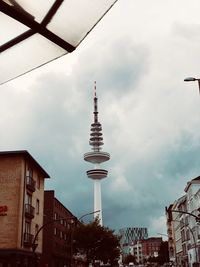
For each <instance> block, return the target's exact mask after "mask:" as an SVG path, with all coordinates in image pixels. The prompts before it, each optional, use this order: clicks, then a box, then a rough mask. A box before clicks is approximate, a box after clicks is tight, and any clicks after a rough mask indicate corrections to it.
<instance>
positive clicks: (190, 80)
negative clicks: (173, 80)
mask: <svg viewBox="0 0 200 267" xmlns="http://www.w3.org/2000/svg"><path fill="white" fill-rule="evenodd" d="M194 81H198V86H199V94H200V78H194V77H187V78H185V79H184V82H194Z"/></svg>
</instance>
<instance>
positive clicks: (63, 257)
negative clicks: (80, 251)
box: [40, 190, 77, 267]
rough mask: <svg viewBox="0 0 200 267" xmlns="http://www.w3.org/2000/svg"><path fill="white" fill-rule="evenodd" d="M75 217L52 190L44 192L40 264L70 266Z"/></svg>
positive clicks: (55, 266) (52, 266) (53, 266)
mask: <svg viewBox="0 0 200 267" xmlns="http://www.w3.org/2000/svg"><path fill="white" fill-rule="evenodd" d="M76 223H77V220H76V217H75V216H74V215H73V214H72V213H71V212H70V211H69V210H68V209H67V208H66V207H65V206H64V205H63V204H62V203H61V202H60V201H59V200H58V199H57V198H56V197H55V192H54V191H53V190H49V191H45V192H44V225H46V226H45V227H44V228H43V240H44V242H43V254H42V257H41V261H40V265H41V266H48V267H58V266H62V267H63V266H71V263H72V261H73V230H74V227H75V226H76Z"/></svg>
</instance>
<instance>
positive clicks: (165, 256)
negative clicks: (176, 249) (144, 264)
mask: <svg viewBox="0 0 200 267" xmlns="http://www.w3.org/2000/svg"><path fill="white" fill-rule="evenodd" d="M165 262H169V250H168V242H167V241H163V242H162V243H161V246H160V251H159V253H158V263H159V264H163V263H165Z"/></svg>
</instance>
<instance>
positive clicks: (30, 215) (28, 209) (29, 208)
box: [25, 204, 35, 219]
mask: <svg viewBox="0 0 200 267" xmlns="http://www.w3.org/2000/svg"><path fill="white" fill-rule="evenodd" d="M34 214H35V208H34V207H33V206H31V205H30V204H25V216H26V217H28V218H29V219H33V218H34Z"/></svg>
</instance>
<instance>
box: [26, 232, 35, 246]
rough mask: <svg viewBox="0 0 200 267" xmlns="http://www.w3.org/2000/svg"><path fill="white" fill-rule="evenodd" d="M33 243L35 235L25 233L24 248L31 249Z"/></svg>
mask: <svg viewBox="0 0 200 267" xmlns="http://www.w3.org/2000/svg"><path fill="white" fill-rule="evenodd" d="M32 243H33V235H31V234H29V233H24V246H25V247H31V246H32Z"/></svg>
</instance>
